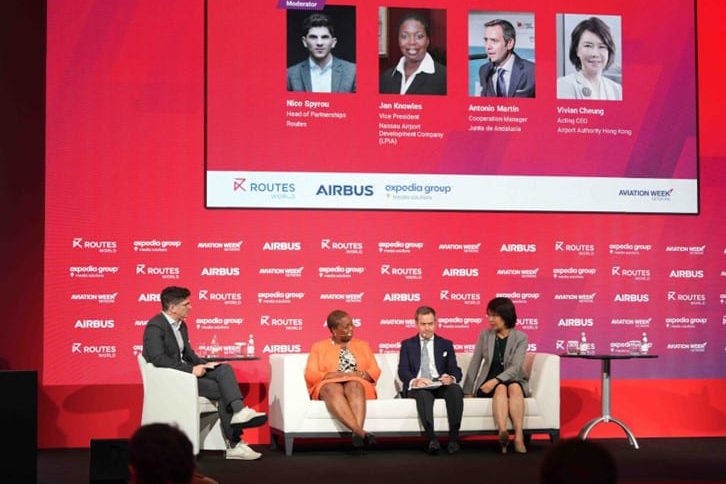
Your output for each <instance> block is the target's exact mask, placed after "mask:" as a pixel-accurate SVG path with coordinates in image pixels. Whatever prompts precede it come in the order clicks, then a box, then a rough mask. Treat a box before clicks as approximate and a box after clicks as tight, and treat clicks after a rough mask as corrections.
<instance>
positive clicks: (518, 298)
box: [495, 291, 541, 304]
mask: <svg viewBox="0 0 726 484" xmlns="http://www.w3.org/2000/svg"><path fill="white" fill-rule="evenodd" d="M495 296H496V297H506V298H509V299H511V300H512V302H514V303H519V304H526V303H527V301H536V300H537V299H539V298H540V296H541V294H540V293H538V292H519V291H515V292H498V293H496V295H495Z"/></svg>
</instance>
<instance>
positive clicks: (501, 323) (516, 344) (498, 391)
mask: <svg viewBox="0 0 726 484" xmlns="http://www.w3.org/2000/svg"><path fill="white" fill-rule="evenodd" d="M487 319H488V320H489V326H491V328H490V329H485V330H482V332H481V333H480V334H479V339H478V340H477V342H476V347H475V348H474V354H473V355H472V357H471V362H470V363H469V369H468V370H467V372H466V376H465V377H464V384H463V389H464V395H465V396H468V397H480V398H491V399H492V411H493V413H494V422H495V424H496V426H497V431H498V432H499V443H500V445H501V447H502V454H506V453H507V445H508V444H509V432H508V431H507V418H510V419H511V420H512V427H514V451H515V452H517V453H519V454H524V453H526V452H527V448H526V447H525V445H524V432H523V431H522V427H523V425H524V397H525V395H528V394H529V386H528V384H527V379H528V377H527V375H526V374H525V373H524V368H523V366H524V355H525V353H526V352H527V343H528V339H527V335H526V334H524V333H522V332H521V331H518V330H516V329H514V325H515V324H516V323H517V312H516V311H515V309H514V303H512V301H511V300H510V299H509V298H506V297H497V298H494V299H492V300H491V301H489V304H488V305H487Z"/></svg>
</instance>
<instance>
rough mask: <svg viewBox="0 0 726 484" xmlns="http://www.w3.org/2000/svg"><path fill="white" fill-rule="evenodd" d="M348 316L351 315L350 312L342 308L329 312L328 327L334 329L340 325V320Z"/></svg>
mask: <svg viewBox="0 0 726 484" xmlns="http://www.w3.org/2000/svg"><path fill="white" fill-rule="evenodd" d="M346 317H348V318H349V317H350V316H349V315H348V313H346V312H345V311H341V310H340V309H336V310H335V311H333V312H332V313H330V314H328V319H327V320H326V321H327V323H328V329H329V330H330V331H333V330H334V329H335V328H337V327H338V325H339V324H340V321H341V320H342V319H343V318H346Z"/></svg>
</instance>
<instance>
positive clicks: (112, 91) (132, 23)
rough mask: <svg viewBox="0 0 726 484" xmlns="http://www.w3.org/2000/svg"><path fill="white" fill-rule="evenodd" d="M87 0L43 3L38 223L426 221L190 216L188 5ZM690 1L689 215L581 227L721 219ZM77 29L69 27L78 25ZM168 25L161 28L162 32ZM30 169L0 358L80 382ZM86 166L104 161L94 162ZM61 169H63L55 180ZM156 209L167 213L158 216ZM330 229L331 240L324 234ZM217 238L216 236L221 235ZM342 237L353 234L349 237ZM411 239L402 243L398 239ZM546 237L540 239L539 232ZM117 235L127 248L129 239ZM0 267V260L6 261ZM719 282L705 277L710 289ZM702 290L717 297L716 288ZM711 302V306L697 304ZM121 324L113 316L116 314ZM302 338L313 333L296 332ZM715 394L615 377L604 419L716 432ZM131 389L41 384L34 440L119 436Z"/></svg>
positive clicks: (702, 7) (640, 429)
mask: <svg viewBox="0 0 726 484" xmlns="http://www.w3.org/2000/svg"><path fill="white" fill-rule="evenodd" d="M102 4H103V2H84V3H78V2H73V3H72V4H71V3H67V4H66V3H64V2H50V5H49V9H50V10H51V11H52V15H53V18H56V19H57V20H58V25H62V28H60V27H57V28H51V29H49V32H48V59H49V64H48V66H49V85H48V100H49V108H48V111H47V125H48V126H49V127H53V128H52V129H51V130H49V147H48V156H49V157H51V156H53V157H60V158H61V159H63V160H64V161H65V162H66V163H68V164H69V165H68V166H69V168H70V167H72V168H73V169H72V170H71V169H69V170H62V169H60V170H56V171H53V173H52V176H51V174H49V176H48V179H47V180H46V182H47V183H48V184H58V185H60V186H65V187H73V190H72V193H66V197H72V198H66V199H64V200H62V203H57V204H56V203H53V201H54V200H52V199H50V198H49V200H47V202H48V205H47V211H48V213H49V214H50V216H51V217H58V216H59V215H63V216H69V217H70V219H71V220H72V219H73V216H74V215H76V216H77V214H82V215H83V217H84V221H83V223H84V224H86V226H87V227H93V226H94V225H95V224H101V225H104V224H107V223H109V218H111V219H112V222H113V223H114V224H118V225H119V226H133V227H136V230H137V231H138V232H137V233H138V234H140V235H139V236H138V237H135V238H138V239H147V238H148V239H153V238H159V237H161V236H160V235H157V234H160V233H161V234H165V233H181V234H182V235H184V236H189V237H190V239H191V240H196V238H199V237H198V236H197V235H196V234H193V232H191V233H190V231H191V230H193V228H194V227H195V224H196V222H194V220H197V219H198V218H200V217H204V218H205V219H206V220H208V223H209V224H210V225H214V224H219V226H220V227H224V226H225V225H226V224H230V223H239V224H243V225H244V226H245V227H248V228H249V229H250V230H252V231H253V232H255V233H265V234H270V235H269V237H267V238H269V240H284V239H281V238H280V236H282V235H283V234H284V233H285V230H286V229H287V228H289V227H286V226H285V224H286V223H287V224H294V225H298V226H299V225H305V224H331V225H332V226H334V227H335V228H336V229H337V230H340V233H342V234H345V233H355V232H353V231H355V230H357V227H358V226H359V225H360V222H361V220H362V219H361V217H366V218H367V220H368V223H369V226H372V227H380V229H379V230H381V231H384V230H386V229H385V227H389V226H390V225H391V224H392V223H397V222H395V221H396V220H398V221H399V222H398V223H400V221H401V220H403V221H404V223H403V227H404V228H409V229H411V230H412V231H416V230H425V229H426V227H427V224H426V222H428V221H429V220H431V218H430V217H426V216H425V215H424V214H421V215H417V216H412V217H410V218H406V217H405V216H401V215H400V214H360V213H353V214H348V213H346V214H336V213H329V214H325V213H320V212H305V213H303V214H293V213H292V212H273V213H272V214H271V213H269V212H232V214H233V215H230V212H221V211H211V212H210V211H206V210H205V209H204V208H203V165H202V163H201V160H202V159H203V151H202V150H203V146H202V142H203V138H202V133H203V129H202V127H203V95H202V93H203V84H202V81H203V79H202V77H201V73H202V69H201V62H202V54H203V50H202V49H203V45H202V34H203V32H202V28H203V23H202V22H201V19H202V15H203V4H202V2H196V1H194V2H192V1H190V2H186V3H184V4H182V6H180V4H179V3H178V2H173V5H172V4H171V3H167V2H141V3H131V2H129V3H128V4H120V5H118V6H117V8H116V9H114V11H113V12H112V15H111V13H109V12H108V9H107V7H106V8H104V7H102V6H101V5H102ZM71 5H72V7H70V6H71ZM698 5H699V12H698V16H699V36H700V38H699V61H700V64H699V65H700V86H699V87H700V128H701V131H700V134H701V165H700V170H701V172H700V176H701V183H702V184H701V215H699V216H698V217H643V216H618V215H611V216H602V217H600V218H599V221H598V222H597V223H595V224H594V229H595V230H598V231H600V232H601V233H610V234H613V236H621V235H623V234H632V233H636V232H638V233H646V234H647V233H651V234H654V233H660V232H661V231H668V233H673V234H674V240H676V241H678V240H684V239H683V238H682V237H683V236H684V234H688V233H689V231H690V232H694V231H696V232H697V233H699V234H704V235H706V234H709V233H716V234H718V233H719V231H718V230H717V229H718V228H719V227H720V226H721V225H722V221H723V211H722V209H721V208H720V205H719V203H720V201H721V199H722V198H723V195H724V182H725V181H726V176H725V175H724V169H723V162H724V159H725V158H726V140H724V139H723V137H721V138H719V137H718V133H717V131H716V130H717V129H718V124H717V116H718V115H719V113H720V109H721V106H719V101H718V94H719V91H717V89H718V87H719V86H718V79H719V77H720V71H719V67H718V64H719V62H717V59H719V58H722V57H723V55H722V54H721V53H720V51H719V49H718V45H716V42H717V40H718V39H719V38H720V37H721V34H723V33H724V27H723V26H722V25H721V24H720V23H719V22H718V20H717V19H718V17H719V13H720V10H719V8H720V7H719V3H718V2H716V1H703V2H699V3H698ZM94 17H95V18H97V19H98V22H92V23H86V20H87V19H88V18H94ZM119 18H122V19H126V22H127V23H125V24H124V25H126V27H127V29H128V30H127V32H126V34H125V35H124V36H114V35H108V33H109V29H112V28H113V26H114V25H117V23H118V21H119ZM81 26H84V28H83V29H81V28H80V27H81ZM162 26H163V27H164V29H162V28H161V27H162ZM169 26H172V28H171V34H169V35H157V36H149V33H150V32H153V33H158V32H160V31H163V30H165V29H166V30H168V29H169V28H170V27H169ZM174 32H176V33H177V34H176V35H172V34H173V33H174ZM182 33H183V35H181V34H182ZM79 38H83V40H84V43H79ZM151 39H153V41H151ZM71 47H72V48H71ZM107 49H111V51H113V52H115V53H116V55H114V56H107V55H102V54H104V53H107V52H109V51H108V50H107ZM119 58H122V59H123V62H122V63H119V62H118V59H119ZM51 76H52V78H51ZM111 81H112V82H111ZM91 114H92V115H91ZM99 160H102V162H100V161H99ZM32 166H33V165H29V166H28V167H27V168H25V169H24V168H23V167H22V166H17V167H14V168H12V171H11V172H10V173H11V174H12V175H13V176H14V177H15V178H17V179H18V180H21V184H20V185H19V186H18V187H12V188H10V187H9V190H8V192H7V193H8V194H11V195H15V196H16V197H15V198H14V199H13V201H14V202H15V203H16V206H17V207H18V210H17V211H16V212H15V213H14V214H13V216H14V217H16V218H14V219H12V221H15V222H17V224H16V226H17V228H18V231H17V233H16V237H14V238H13V240H10V239H7V240H6V239H3V244H5V247H3V248H4V249H6V248H7V249H10V251H9V252H8V251H3V253H4V254H7V253H11V254H18V253H22V254H23V255H24V257H23V258H20V257H16V258H14V260H13V263H14V264H13V265H12V267H11V268H10V271H9V274H10V275H11V276H12V277H8V278H7V279H6V280H5V281H4V282H3V287H4V289H5V290H6V291H5V292H7V293H9V294H15V295H18V296H21V295H22V299H15V300H13V302H12V303H11V304H10V307H9V308H8V315H7V316H8V321H10V323H11V324H10V327H9V329H8V333H7V337H6V338H4V341H3V342H2V347H1V348H2V355H4V356H5V359H6V360H7V366H9V367H12V368H40V366H41V362H42V360H43V358H45V360H46V361H45V368H46V370H48V369H51V371H53V370H52V368H55V367H56V365H57V366H59V367H64V365H67V366H65V369H64V371H65V372H67V373H68V375H70V376H69V379H70V380H73V379H75V375H78V374H80V375H83V374H85V373H86V371H87V370H86V369H84V368H83V367H82V366H78V364H76V365H74V364H70V365H68V361H69V355H62V354H52V355H49V354H45V355H44V354H43V352H42V349H41V344H40V340H41V335H42V328H43V319H42V314H43V313H42V308H41V307H40V301H41V300H42V299H41V298H39V297H37V294H39V292H40V291H42V287H41V285H40V284H39V266H40V264H41V260H42V249H41V248H40V246H39V245H38V243H37V239H38V237H39V232H38V227H39V225H40V222H41V221H42V220H43V214H42V210H38V202H37V199H35V201H34V200H29V201H28V202H27V203H18V201H22V197H21V196H20V191H21V190H20V187H26V188H29V193H31V194H35V195H42V191H39V190H38V188H37V187H38V186H39V185H40V184H38V174H37V173H36V172H35V171H34V170H33V169H32ZM100 166H103V167H104V169H100V168H99V167H100ZM64 172H65V174H64ZM70 172H73V173H74V176H72V177H71V176H68V174H67V173H70ZM78 173H82V174H83V176H82V178H80V179H79V178H78ZM28 179H34V180H35V183H36V184H28V182H27V181H25V184H23V183H22V181H23V180H28ZM109 180H122V182H121V184H120V185H114V184H110V183H108V181H109ZM61 191H62V190H61ZM99 194H100V195H99ZM4 196H5V194H4ZM41 199H42V197H41ZM89 203H93V206H94V210H87V208H86V207H87V206H88V204H89ZM157 207H170V209H169V210H168V211H165V210H164V209H163V208H162V209H159V208H157ZM57 210H63V211H64V213H60V214H59V213H57V212H54V211H57ZM449 217H453V218H454V219H455V220H454V221H453V222H451V221H449V222H448V223H454V222H455V223H459V224H464V223H466V224H467V226H468V227H472V228H471V229H470V230H471V233H480V234H481V233H486V232H487V231H488V230H491V229H492V227H498V226H501V225H502V224H503V223H504V222H506V223H508V224H511V225H512V226H514V227H517V226H522V225H523V224H535V225H536V226H538V227H540V231H541V232H542V233H545V232H546V231H545V229H543V228H542V227H557V226H558V225H559V224H561V223H563V222H566V223H567V224H568V225H569V224H573V225H576V224H577V223H578V222H577V221H578V220H579V221H583V222H584V221H588V220H591V218H592V217H591V216H577V217H579V218H577V219H573V218H572V217H575V216H568V215H528V214H518V215H511V214H507V215H504V214H486V213H483V214H454V215H449V214H438V215H437V216H436V217H433V218H434V219H435V220H434V222H437V221H442V220H444V219H446V218H449ZM28 219H30V220H31V222H28V221H27V220H28ZM230 219H232V220H230ZM32 221H34V223H33V222H32ZM434 226H436V223H434ZM74 228H78V227H77V226H76V227H69V229H70V231H71V232H72V231H73V229H74ZM331 232H334V233H335V231H333V230H331ZM220 233H223V234H225V233H226V232H224V231H223V230H222V231H221V232H220ZM524 233H525V232H524V231H522V232H519V234H524ZM720 233H721V234H722V233H723V232H720ZM192 235H193V238H192ZM208 235H209V237H207V238H209V239H210V240H215V236H216V235H217V234H214V233H213V234H208ZM46 237H47V238H48V241H49V242H50V243H53V241H54V240H56V238H59V237H60V236H59V235H58V234H52V233H48V234H46ZM709 237H712V236H709ZM133 238H134V237H130V239H133ZM170 238H171V239H174V238H175V237H170ZM379 238H380V237H379ZM515 238H516V237H515ZM342 239H343V240H349V239H350V240H355V239H356V237H355V236H351V237H342ZM411 239H413V240H415V239H416V238H415V236H412V237H411ZM200 240H202V239H200ZM546 240H549V239H546ZM552 240H555V238H554V236H552ZM710 240H712V239H709V241H710ZM58 243H59V244H60V243H63V244H70V243H71V240H70V239H68V238H67V237H66V238H65V239H63V240H62V241H60V242H58ZM122 243H123V244H128V243H129V241H123V242H122ZM723 245H724V240H718V239H715V240H713V243H712V244H711V246H710V247H712V248H713V250H714V251H718V252H719V253H720V252H721V251H723V249H724V247H723ZM372 248H373V247H371V249H372ZM548 249H549V248H548ZM603 250H604V248H603ZM5 260H6V261H9V258H6V259H5ZM723 260H724V259H723V257H721V258H714V259H713V264H714V266H715V267H713V270H718V271H722V270H724V267H723V266H724V262H723ZM69 262H70V261H68V260H55V259H53V258H47V259H46V260H45V264H46V271H49V272H50V274H51V276H50V279H49V281H47V282H51V281H53V280H55V279H54V278H53V276H52V274H53V270H54V269H53V268H57V270H58V271H61V272H62V273H63V275H64V276H65V275H67V271H68V267H69ZM160 265H164V264H160ZM312 265H313V264H311V266H312ZM331 265H332V264H331ZM66 280H67V279H66ZM722 280H723V278H720V279H718V278H717V279H715V281H716V284H718V281H722ZM58 281H60V279H58ZM181 282H182V283H183V282H184V281H183V280H182V281H181ZM163 283H164V281H163V280H150V281H149V283H148V286H149V287H148V292H154V291H157V290H158V287H159V286H160V285H162V284H163ZM51 284H53V283H52V282H51ZM57 284H59V285H60V284H62V282H57ZM722 285H723V284H722V283H721V286H722ZM51 290H55V291H63V288H62V287H53V286H51ZM704 290H706V288H704ZM709 290H715V291H716V293H717V292H718V291H719V289H718V287H716V288H713V287H712V288H709ZM101 292H103V291H101ZM340 292H348V291H346V290H342V291H340ZM482 292H483V293H484V294H485V295H486V294H489V293H491V292H498V288H487V289H486V290H482ZM721 292H723V291H721ZM484 297H486V296H484ZM46 302H50V303H51V304H49V306H48V308H49V309H51V310H50V311H47V312H46V316H45V317H46V318H47V319H48V321H47V322H52V321H53V318H57V317H58V315H57V314H56V313H55V312H54V310H55V309H56V308H57V307H58V306H57V301H55V300H53V301H46ZM714 303H715V304H718V303H719V302H718V300H716V301H713V300H712V301H711V302H710V304H714ZM66 304H70V303H66ZM116 304H118V303H116ZM124 304H125V303H124ZM147 307H148V308H149V314H139V315H138V318H143V317H148V316H150V314H151V312H153V310H155V309H153V305H148V306H147ZM321 308H322V306H321ZM711 309H713V308H711ZM721 312H723V311H721ZM255 319H256V317H255ZM124 321H125V324H128V321H127V320H126V319H124ZM709 324H711V326H715V325H719V324H721V321H720V320H719V321H711V322H710V323H709ZM722 331H723V328H722V326H721V332H722ZM139 334H140V332H139ZM47 336H48V335H46V337H47ZM310 337H311V338H312V337H313V334H312V333H311V336H310ZM396 339H397V338H396ZM125 349H128V350H129V351H130V350H131V348H125ZM553 350H554V349H553ZM723 350H724V349H723V348H721V347H719V348H715V351H717V352H723ZM89 364H93V363H92V362H91V363H89ZM566 364H567V363H565V364H564V365H566ZM564 365H563V366H564ZM584 371H585V372H591V374H592V375H593V377H595V376H596V374H597V369H596V368H591V369H590V370H584ZM617 371H618V370H617V369H616V372H617ZM717 376H720V375H717ZM598 385H599V383H598V381H597V380H594V379H592V380H591V379H588V380H581V379H578V380H572V379H569V380H565V381H563V388H562V404H563V407H562V427H563V433H564V434H565V435H571V434H573V433H574V432H576V430H577V429H578V428H579V427H580V426H581V425H582V424H583V423H584V421H585V420H587V419H589V418H590V417H592V416H593V415H595V414H596V413H598V410H599V390H598ZM265 389H266V385H265V383H264V382H261V383H253V384H251V385H245V387H244V388H243V390H244V391H245V392H246V393H247V394H248V399H249V402H250V403H251V404H252V405H257V404H259V405H261V406H263V407H264V406H265V405H266V401H265V398H266V394H265ZM724 397H726V385H724V383H723V379H721V378H712V379H699V378H697V377H696V378H689V379H673V378H671V379H667V380H664V379H628V380H617V379H616V381H615V384H614V413H615V414H616V415H618V416H619V417H621V418H622V419H624V420H625V421H626V422H628V423H629V424H631V426H632V428H633V430H634V431H635V432H636V435H639V436H676V435H723V434H724V431H726V423H725V418H724V415H725V412H726V408H725V407H724V402H725V401H726V398H724ZM141 398H142V395H141V388H140V385H139V384H138V383H124V384H117V385H104V384H93V385H89V384H71V385H45V386H42V387H41V396H40V402H39V403H40V429H41V430H40V432H41V434H40V444H41V446H43V447H74V446H87V445H88V441H89V439H90V438H107V437H116V436H126V435H128V434H130V432H132V431H133V430H134V428H135V427H136V425H137V424H138V422H139V419H140V403H141ZM694 401H696V402H697V403H698V406H699V408H700V411H699V412H697V413H696V415H695V417H694V418H693V419H690V420H688V421H685V420H684V419H682V418H681V417H682V412H683V408H684V407H686V406H689V405H693V403H694ZM643 402H654V403H656V402H657V404H643ZM596 435H619V434H618V433H617V432H616V431H615V430H613V429H607V428H605V429H599V430H598V433H597V434H596ZM250 440H251V441H253V442H254V441H256V440H257V441H266V440H267V437H266V434H265V432H264V429H263V430H261V431H259V432H257V433H254V434H251V435H250Z"/></svg>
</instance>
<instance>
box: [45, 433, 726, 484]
mask: <svg viewBox="0 0 726 484" xmlns="http://www.w3.org/2000/svg"><path fill="white" fill-rule="evenodd" d="M598 442H600V443H602V444H603V445H604V446H605V447H607V448H608V449H609V450H610V451H611V452H612V453H613V455H614V456H615V459H616V461H617V464H618V471H619V474H620V482H621V483H630V482H658V483H676V482H689V483H698V482H724V483H726V438H708V439H639V443H640V447H641V448H640V450H633V449H632V448H630V447H629V446H628V444H627V441H626V440H625V439H618V440H614V439H613V440H610V439H607V440H598ZM422 443H423V441H420V442H401V441H395V440H394V441H387V442H386V441H384V442H381V443H380V444H379V445H378V446H377V448H376V449H374V450H369V451H367V452H366V453H365V454H364V455H354V454H352V453H351V452H350V451H349V450H348V449H349V445H348V446H343V445H340V444H336V443H334V442H316V443H305V441H301V442H300V443H298V442H297V441H296V443H295V454H294V455H293V456H292V457H285V455H284V454H283V452H282V451H281V450H274V451H273V450H270V449H269V447H267V446H263V445H259V446H254V448H255V449H256V450H258V451H261V452H262V453H263V458H262V459H261V460H260V461H255V462H242V461H227V460H225V459H224V457H223V454H222V452H211V451H204V452H202V454H201V455H200V457H199V461H198V467H199V470H200V471H201V472H203V473H204V474H206V475H208V476H210V477H213V478H215V479H217V480H218V481H219V482H220V483H224V484H228V483H236V482H240V483H241V482H245V483H264V484H270V483H277V482H307V483H324V482H333V480H334V479H336V480H340V481H341V482H342V483H343V484H353V483H366V484H382V483H389V482H395V483H408V482H415V483H417V484H420V483H423V482H435V481H437V480H439V479H437V476H446V477H444V479H445V480H448V481H450V482H486V483H527V484H535V483H536V482H537V480H538V477H537V476H538V469H539V464H540V462H541V460H542V457H543V455H544V452H545V450H546V449H547V448H548V447H549V443H547V442H546V441H533V442H532V444H531V445H530V447H529V453H528V454H526V455H514V454H507V455H505V456H502V455H499V454H497V447H496V442H495V441H493V440H486V441H474V442H465V443H464V444H463V449H462V451H461V452H460V453H459V454H456V455H454V456H449V455H444V454H442V455H440V456H435V457H431V456H428V455H426V454H424V453H423V451H422V450H421V445H422ZM88 469H89V452H88V449H64V450H60V449H58V450H42V451H40V452H39V455H38V482H39V483H48V484H51V483H52V484H58V483H81V482H88V479H89V474H88ZM471 479H475V481H471Z"/></svg>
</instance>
